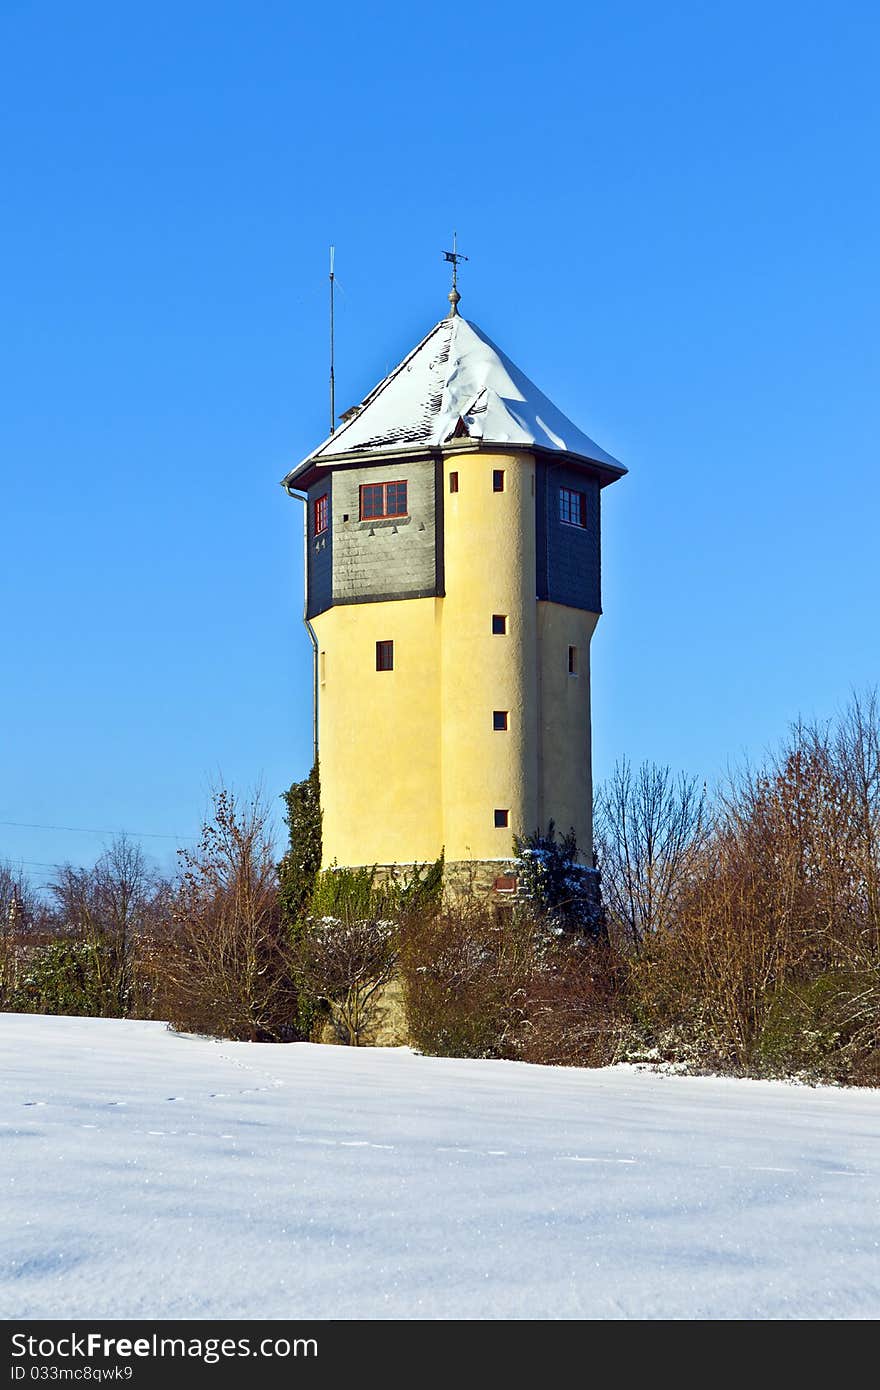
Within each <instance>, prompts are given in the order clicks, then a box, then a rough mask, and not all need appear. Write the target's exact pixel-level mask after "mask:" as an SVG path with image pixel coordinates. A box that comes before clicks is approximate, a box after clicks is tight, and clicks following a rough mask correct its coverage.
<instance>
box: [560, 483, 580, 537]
mask: <svg viewBox="0 0 880 1390" xmlns="http://www.w3.org/2000/svg"><path fill="white" fill-rule="evenodd" d="M559 520H560V521H563V522H564V523H565V525H566V526H580V527H581V529H584V528H585V527H586V525H587V494H586V493H585V492H573V491H572V489H571V488H570V487H561V488H560V489H559Z"/></svg>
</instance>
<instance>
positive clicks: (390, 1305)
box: [0, 1014, 880, 1319]
mask: <svg viewBox="0 0 880 1390" xmlns="http://www.w3.org/2000/svg"><path fill="white" fill-rule="evenodd" d="M0 1057H2V1094H0V1143H2V1152H3V1167H2V1182H3V1189H4V1205H3V1210H2V1212H0V1218H2V1225H0V1315H2V1316H3V1317H4V1318H6V1319H10V1318H19V1317H21V1318H24V1317H29V1318H40V1317H70V1318H74V1317H86V1316H89V1317H122V1318H133V1317H144V1318H175V1317H207V1318H210V1317H230V1318H251V1317H254V1318H256V1317H269V1318H286V1317H318V1318H330V1317H343V1318H381V1317H423V1318H432V1317H466V1318H473V1317H477V1318H488V1317H506V1318H511V1317H513V1318H519V1317H533V1318H548V1317H566V1318H571V1317H573V1318H597V1317H601V1318H645V1317H713V1318H723V1317H877V1316H880V1203H878V1195H880V1188H878V1176H880V1092H876V1091H873V1092H866V1091H835V1090H831V1089H820V1090H807V1089H803V1088H797V1087H790V1086H786V1085H783V1084H777V1083H765V1082H748V1081H734V1080H721V1079H712V1078H692V1079H688V1078H682V1077H674V1076H657V1075H652V1074H649V1073H643V1072H637V1071H634V1070H632V1069H629V1068H615V1069H609V1070H603V1071H570V1070H562V1069H553V1068H545V1067H530V1066H523V1065H520V1064H516V1063H508V1062H465V1061H447V1060H440V1059H433V1058H425V1057H417V1056H413V1055H412V1054H411V1053H409V1052H407V1051H405V1050H390V1051H378V1050H376V1051H367V1050H364V1051H352V1050H349V1049H343V1048H335V1047H316V1046H310V1045H308V1044H297V1045H294V1046H288V1047H282V1046H277V1047H273V1046H252V1045H248V1044H245V1043H221V1042H210V1041H205V1040H201V1039H193V1038H188V1037H177V1036H175V1035H174V1034H172V1033H170V1032H169V1031H168V1030H167V1029H166V1028H165V1027H164V1025H162V1024H158V1023H127V1022H117V1021H115V1020H93V1019H69V1018H38V1017H19V1016H15V1015H10V1014H4V1015H0Z"/></svg>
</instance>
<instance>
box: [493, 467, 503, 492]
mask: <svg viewBox="0 0 880 1390" xmlns="http://www.w3.org/2000/svg"><path fill="white" fill-rule="evenodd" d="M492 491H493V492H503V491H504V469H503V468H493V469H492Z"/></svg>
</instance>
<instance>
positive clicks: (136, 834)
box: [0, 820, 197, 840]
mask: <svg viewBox="0 0 880 1390" xmlns="http://www.w3.org/2000/svg"><path fill="white" fill-rule="evenodd" d="M0 825H12V826H15V828H16V829H18V830H73V831H76V832H77V833H78V834H81V835H130V836H131V837H132V839H136V840H195V839H196V838H197V837H196V836H195V835H171V834H169V833H168V832H167V831H161V830H118V829H117V830H96V829H95V828H94V827H92V826H87V825H40V824H38V823H37V822H35V821H23V820H0Z"/></svg>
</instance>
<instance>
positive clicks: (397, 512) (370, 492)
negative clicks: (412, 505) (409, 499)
mask: <svg viewBox="0 0 880 1390" xmlns="http://www.w3.org/2000/svg"><path fill="white" fill-rule="evenodd" d="M406 514H407V513H406V483H405V482H402V483H362V484H361V521H380V520H381V519H382V518H383V517H386V516H406Z"/></svg>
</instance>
